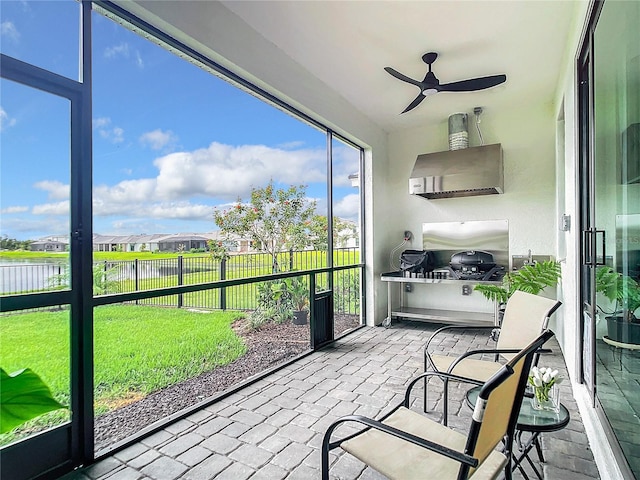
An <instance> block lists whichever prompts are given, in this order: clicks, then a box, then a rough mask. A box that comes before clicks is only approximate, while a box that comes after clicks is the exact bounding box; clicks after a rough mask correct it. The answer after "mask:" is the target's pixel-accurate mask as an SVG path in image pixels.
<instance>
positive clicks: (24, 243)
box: [0, 235, 33, 250]
mask: <svg viewBox="0 0 640 480" xmlns="http://www.w3.org/2000/svg"><path fill="white" fill-rule="evenodd" d="M32 241H33V240H16V239H15V238H9V237H8V236H7V235H3V236H2V237H0V250H29V247H30V246H31V242H32Z"/></svg>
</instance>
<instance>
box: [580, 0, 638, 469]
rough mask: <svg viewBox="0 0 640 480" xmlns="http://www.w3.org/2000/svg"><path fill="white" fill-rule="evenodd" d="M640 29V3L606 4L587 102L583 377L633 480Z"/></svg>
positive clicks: (588, 71)
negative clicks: (593, 395)
mask: <svg viewBox="0 0 640 480" xmlns="http://www.w3.org/2000/svg"><path fill="white" fill-rule="evenodd" d="M639 22H640V3H638V2H610V1H607V2H604V4H603V5H602V9H601V11H600V15H599V18H598V20H597V24H596V25H595V28H594V29H593V36H592V37H591V42H590V48H588V49H586V53H585V56H584V57H583V63H582V66H583V69H582V70H581V73H582V79H581V80H584V81H585V82H583V83H581V95H580V100H581V102H580V103H581V108H582V112H583V114H582V115H581V120H582V128H583V130H582V132H583V141H582V142H581V147H582V159H583V162H582V165H581V166H582V168H581V182H580V183H581V187H582V188H581V190H582V212H583V215H582V220H583V223H582V226H583V243H582V249H583V259H584V266H583V270H582V286H583V305H584V306H585V309H584V318H583V321H584V326H585V328H584V334H585V335H584V336H583V338H584V341H585V344H584V347H585V348H584V349H583V351H584V352H590V355H586V356H585V358H584V362H583V367H584V368H583V373H584V375H583V377H584V380H585V383H587V385H589V384H590V383H591V384H595V402H596V404H597V407H598V409H599V411H600V412H601V413H602V414H603V417H604V418H605V423H607V424H608V426H610V433H611V437H612V443H613V444H614V446H615V447H616V448H615V449H616V450H618V453H619V455H620V458H621V462H620V463H621V464H623V468H626V467H628V468H629V471H628V472H627V473H628V475H629V476H628V478H640V451H639V450H638V445H639V444H640V435H639V434H638V432H639V431H640V420H639V419H640V397H638V395H637V390H638V384H639V383H640V318H639V317H640V283H639V282H640V154H639V151H640V150H639V145H640V33H639V31H638V28H637V25H638V23H639ZM589 85H590V87H587V86H589ZM590 360H592V361H593V364H592V365H593V370H594V371H593V372H591V369H590V366H591V365H590V363H589V361H590ZM590 374H592V375H593V376H592V377H590ZM618 447H619V448H618ZM625 463H626V464H628V465H624V464H625Z"/></svg>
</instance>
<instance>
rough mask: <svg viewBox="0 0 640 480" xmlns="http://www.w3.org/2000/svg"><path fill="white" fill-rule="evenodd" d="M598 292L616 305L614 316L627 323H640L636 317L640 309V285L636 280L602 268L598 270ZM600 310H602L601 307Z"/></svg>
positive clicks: (610, 269)
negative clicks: (617, 315)
mask: <svg viewBox="0 0 640 480" xmlns="http://www.w3.org/2000/svg"><path fill="white" fill-rule="evenodd" d="M596 292H597V293H602V294H603V295H604V296H605V297H606V298H608V299H609V301H611V302H613V303H615V306H614V311H613V312H612V313H611V314H612V315H616V314H620V315H621V317H622V319H623V320H624V321H626V322H630V323H640V319H639V318H638V317H637V316H636V315H635V311H636V310H638V308H640V284H639V283H638V282H637V281H636V280H634V279H633V278H631V277H629V276H628V275H623V274H621V273H618V272H616V271H615V270H614V269H613V268H611V267H607V266H604V267H600V268H598V269H597V270H596ZM598 308H600V310H602V308H601V307H598ZM603 312H604V310H603ZM604 313H607V312H604Z"/></svg>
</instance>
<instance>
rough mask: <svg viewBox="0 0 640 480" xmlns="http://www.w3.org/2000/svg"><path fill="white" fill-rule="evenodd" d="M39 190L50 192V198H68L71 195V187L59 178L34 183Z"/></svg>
mask: <svg viewBox="0 0 640 480" xmlns="http://www.w3.org/2000/svg"><path fill="white" fill-rule="evenodd" d="M33 186H34V187H35V188H37V189H39V190H44V191H45V192H49V200H66V199H68V198H69V195H70V190H71V189H70V187H69V185H68V184H64V183H62V182H59V181H57V180H42V181H41V182H37V183H35V184H34V185H33Z"/></svg>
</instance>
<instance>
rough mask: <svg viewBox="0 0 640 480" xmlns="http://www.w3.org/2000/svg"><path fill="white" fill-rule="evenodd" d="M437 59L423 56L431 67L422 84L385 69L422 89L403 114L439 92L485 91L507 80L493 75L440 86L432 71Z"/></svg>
mask: <svg viewBox="0 0 640 480" xmlns="http://www.w3.org/2000/svg"><path fill="white" fill-rule="evenodd" d="M436 58H438V54H437V53H434V52H429V53H425V54H424V55H423V56H422V61H423V62H424V63H426V64H427V65H428V66H429V71H428V72H427V74H426V75H425V77H424V79H423V80H422V81H421V82H419V81H418V80H414V79H413V78H410V77H407V76H406V75H403V74H402V73H400V72H398V71H397V70H394V69H393V68H391V67H384V69H385V71H386V72H387V73H388V74H389V75H392V76H394V77H396V78H397V79H398V80H402V81H403V82H407V83H410V84H411V85H415V86H416V87H419V88H420V94H419V95H418V96H417V97H416V98H415V99H414V100H413V102H411V103H410V104H409V105H408V106H407V108H405V109H404V110H403V111H402V113H405V112H408V111H409V110H413V109H414V108H416V107H417V106H418V105H420V102H422V101H423V100H424V99H425V98H426V97H428V96H429V95H435V94H436V93H438V92H473V91H475V90H484V89H485V88H491V87H495V86H496V85H500V84H501V83H504V82H505V81H506V80H507V76H506V75H491V76H489V77H480V78H472V79H470V80H462V81H460V82H453V83H445V84H440V80H438V79H437V78H436V76H435V75H434V74H433V72H432V71H431V64H432V63H433V62H435V61H436Z"/></svg>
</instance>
